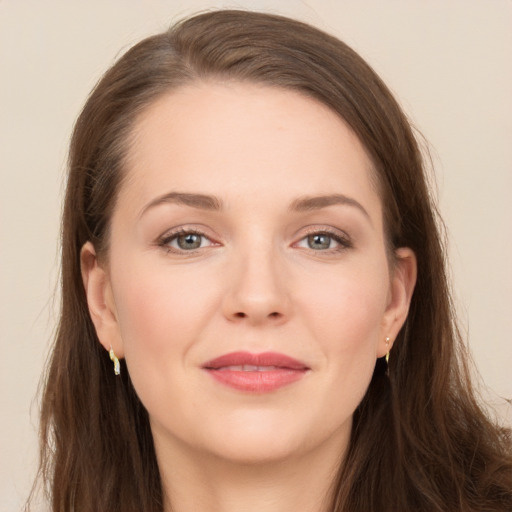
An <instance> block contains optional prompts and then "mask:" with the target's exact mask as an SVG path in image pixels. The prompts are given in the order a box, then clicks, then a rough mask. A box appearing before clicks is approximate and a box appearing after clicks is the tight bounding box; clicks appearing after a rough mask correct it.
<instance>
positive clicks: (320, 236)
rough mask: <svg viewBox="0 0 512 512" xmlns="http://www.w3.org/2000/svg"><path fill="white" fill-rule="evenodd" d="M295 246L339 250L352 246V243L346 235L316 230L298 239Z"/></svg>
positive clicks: (316, 249) (319, 249) (317, 249)
mask: <svg viewBox="0 0 512 512" xmlns="http://www.w3.org/2000/svg"><path fill="white" fill-rule="evenodd" d="M297 247H302V248H305V249H312V250H314V251H333V250H334V251H336V250H340V251H341V250H344V249H347V248H349V247H352V244H351V242H350V240H349V239H348V237H344V236H342V235H339V234H335V233H331V232H328V231H316V232H313V233H310V234H309V235H307V236H305V237H304V238H302V239H301V240H299V242H298V243H297Z"/></svg>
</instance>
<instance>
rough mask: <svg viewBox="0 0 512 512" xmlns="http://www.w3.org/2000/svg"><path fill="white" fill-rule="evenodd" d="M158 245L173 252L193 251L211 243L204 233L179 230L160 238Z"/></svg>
mask: <svg viewBox="0 0 512 512" xmlns="http://www.w3.org/2000/svg"><path fill="white" fill-rule="evenodd" d="M159 245H160V246H162V247H164V248H166V249H168V250H170V251H173V252H181V251H194V250H197V249H201V248H203V247H209V246H211V245H213V242H212V241H211V240H210V239H209V238H208V237H207V236H206V235H204V234H202V233H199V232H197V231H192V230H180V231H177V232H174V233H170V234H168V235H166V236H164V237H163V238H162V240H161V241H160V242H159Z"/></svg>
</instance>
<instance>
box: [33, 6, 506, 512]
mask: <svg viewBox="0 0 512 512" xmlns="http://www.w3.org/2000/svg"><path fill="white" fill-rule="evenodd" d="M202 80H220V81H225V80H234V81H240V82H250V83H257V84H264V85H268V86H272V87H282V88H286V89H290V90H294V91H297V92H299V93H301V94H305V95H307V96H309V97H312V98H315V99H316V100H318V101H320V102H322V103H323V104H325V105H327V106H328V107H329V108H330V109H332V110H333V111H334V112H336V113H338V114H339V115H340V116H341V118H343V120H344V121H345V122H346V123H347V124H348V125H349V126H350V128H351V129H352V130H353V131H354V133H355V134H356V135H357V136H358V138H359V139H360V141H361V142H362V144H363V146H364V147H365V149H366V151H367V152H368V154H369V156H370V158H371V160H372V162H373V164H374V168H375V175H376V176H377V177H378V178H377V181H378V186H379V190H380V192H381V197H382V202H383V205H384V223H385V226H386V230H387V238H388V242H389V244H390V247H392V248H398V247H410V248H411V249H412V250H413V251H414V253H415V254H416V257H417V260H418V279H417V283H416V288H415V292H414V295H413V298H412V302H411V308H410V312H409V315H408V318H407V320H406V323H405V325H404V327H403V328H402V330H401V332H400V333H399V336H398V339H397V340H396V343H395V345H394V348H393V354H392V359H391V361H390V367H389V376H388V375H387V372H386V365H385V362H384V361H382V360H378V361H377V364H376V367H375V372H374V375H373V379H372V382H371V384H370V386H369V389H368V391H367V393H366V396H365V398H364V399H363V402H362V403H361V404H360V406H359V407H358V409H357V411H356V413H355V416H354V422H353V432H352V438H351V442H350V446H349V451H348V455H347V457H346V460H345V462H344V463H342V461H340V470H339V474H338V476H337V478H336V480H335V481H334V482H333V486H332V507H331V510H332V511H333V512H341V511H350V512H369V511H372V510H375V511H377V510H378V511H380V512H386V511H395V512H396V511H402V510H404V511H405V510H416V511H446V512H448V511H450V512H455V511H461V512H462V511H476V510H487V511H500V510H501V511H503V510H505V509H506V508H508V509H512V492H511V489H512V455H511V449H510V438H509V437H508V436H509V433H508V431H506V430H504V429H500V428H499V427H497V426H495V425H494V424H493V423H492V422H491V421H489V420H488V419H487V418H486V416H485V414H484V413H483V412H482V411H481V409H480V407H479V406H478V404H477V402H476V400H475V398H474V394H473V391H472V389H471V386H470V379H469V371H468V367H467V363H466V362H465V361H466V360H467V355H466V352H465V349H464V345H463V344H462V342H461V339H460V336H459V333H458V331H457V328H456V324H455V321H454V318H455V314H454V310H453V306H452V303H451V299H450V293H449V287H448V282H447V277H446V272H445V259H444V252H443V247H442V243H441V237H440V235H439V230H438V219H437V215H436V209H435V205H434V203H433V201H432V198H431V197H430V194H429V190H428V187H427V183H426V182H427V180H426V176H425V169H424V164H423V162H422V157H421V154H420V150H419V148H418V144H417V142H416V140H415V137H414V134H413V132H412V129H411V126H410V124H409V122H408V120H407V118H406V116H405V115H404V114H403V112H402V111H401V109H400V107H399V105H398V104H397V102H396V101H395V99H394V98H393V96H392V94H391V93H390V92H389V90H388V88H387V87H386V86H385V85H384V83H383V82H382V81H381V80H380V78H379V77H378V76H377V75H376V73H375V72H374V71H373V70H372V69H371V68H370V67H369V66H368V64H366V62H365V61H364V60H363V59H362V58H361V57H360V56H359V55H357V54H356V53H355V52H354V51H353V50H352V49H350V48H349V47H348V46H347V45H345V44H344V43H342V42H341V41H339V40H338V39H336V38H334V37H332V36H330V35H328V34H326V33H324V32H321V31H320V30H318V29H315V28H313V27H311V26H309V25H306V24H304V23H301V22H298V21H294V20H290V19H287V18H284V17H280V16H275V15H269V14H262V13H255V12H245V11H214V12H209V13H206V14H201V15H198V16H195V17H192V18H190V19H187V20H185V21H183V22H181V23H179V24H177V25H175V26H174V27H172V28H171V29H169V30H168V31H166V32H164V33H162V34H158V35H156V36H152V37H149V38H147V39H145V40H143V41H142V42H140V43H139V44H137V45H136V46H134V47H133V48H131V49H130V50H129V51H128V52H126V53H125V55H124V56H123V57H121V59H119V61H118V62H117V63H116V64H114V66H113V67H112V68H111V69H110V70H108V71H107V73H106V74H105V75H104V76H103V78H102V79H101V80H100V82H99V83H98V84H97V85H96V87H95V88H94V90H93V92H92V93H91V95H90V97H89V98H88V100H87V102H86V104H85V106H84V109H83V111H82V113H81V115H80V116H79V118H78V120H77V122H76V125H75V129H74V132H73V136H72V141H71V147H70V155H69V174H68V182H67V191H66V198H65V203H64V211H63V220H62V282H61V285H62V304H61V318H60V324H59V327H58V332H57V335H56V339H55V346H54V349H53V354H52V359H51V363H50V365H49V369H48V374H47V377H46V387H45V390H44V396H43V403H42V414H41V473H42V477H43V479H44V481H45V482H47V483H48V494H49V496H50V499H51V502H52V510H53V512H57V511H59V512H64V511H65V512H69V511H72V510H73V511H74V510H95V511H97V512H104V511H108V512H121V511H122V512H130V511H133V512H135V511H137V512H141V511H144V512H157V511H162V509H163V496H162V488H161V482H160V477H159V471H158V466H157V462H156V456H155V451H154V446H153V441H152V436H151V430H150V427H149V418H148V414H147V411H146V410H145V408H144V407H143V405H142V404H141V403H140V401H139V399H138V397H137V395H136V393H135V390H134V388H133V386H132V384H131V381H130V377H129V375H128V372H127V371H126V368H124V370H125V371H124V372H122V374H121V377H117V378H115V377H114V375H113V372H112V371H111V366H110V361H109V360H108V356H106V355H105V353H104V349H103V348H102V347H101V345H100V343H99V341H98V339H97V336H96V333H95V330H94V327H93V324H92V322H91V319H90V317H89V312H88V308H87V301H86V296H85V292H84V288H83V284H82V278H81V269H80V250H81V248H82V246H83V245H84V244H85V243H86V242H87V241H91V242H92V243H93V244H94V246H95V248H96V251H97V254H98V255H99V257H106V256H107V255H108V240H109V225H110V219H111V217H112V212H113V211H114V208H115V203H116V197H117V194H118V192H119V189H120V187H121V185H122V181H123V179H124V173H123V169H124V168H125V164H126V159H127V158H128V157H129V149H130V145H131V133H132V131H133V127H134V125H135V124H136V122H137V118H138V117H139V116H140V115H141V114H142V113H143V112H144V111H145V109H146V108H147V107H148V106H149V105H151V104H153V103H154V102H155V101H156V100H157V99H158V98H159V97H161V96H162V95H164V94H168V93H169V92H171V91H173V90H176V89H177V88H179V87H182V86H185V85H187V84H192V83H194V82H197V81H202Z"/></svg>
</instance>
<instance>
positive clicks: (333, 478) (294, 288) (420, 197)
mask: <svg viewBox="0 0 512 512" xmlns="http://www.w3.org/2000/svg"><path fill="white" fill-rule="evenodd" d="M63 219H64V220H63V255H62V272H63V277H62V286H63V288H62V296H63V302H62V314H61V323H60V327H59V331H58V334H57V339H56V344H55V348H54V352H53V357H52V361H51V365H50V368H49V373H48V378H47V385H46V390H45V395H44V399H43V410H42V474H43V478H44V480H45V481H46V482H47V483H48V486H49V492H50V496H51V499H52V503H53V510H54V511H71V510H77V511H82V510H83V511H86V510H87V511H88V510H95V511H109V512H113V511H123V512H126V511H132V510H133V511H157V510H158V511H162V510H163V511H165V512H168V511H170V510H173V511H178V512H180V511H187V510H204V511H208V510H215V511H230V510H267V511H271V510H279V511H287V510H294V511H295V510H303V511H350V512H356V511H361V512H362V511H365V512H368V511H371V510H379V511H395V512H396V511H410V510H418V511H433V510H439V511H450V512H452V511H477V510H493V511H505V510H511V509H512V491H511V489H512V476H511V475H512V455H511V447H510V438H509V437H508V435H509V434H508V432H507V431H506V430H504V429H500V428H499V427H498V426H495V425H493V424H492V422H490V421H489V420H488V419H487V418H486V416H485V415H484V414H483V412H482V411H481V410H480V408H479V406H478V405H477V403H476V400H475V398H474V395H473V392H472V390H471V386H470V383H469V377H468V370H467V363H466V360H465V358H464V357H465V356H464V351H463V345H462V343H461V341H460V337H459V334H458V332H457V329H456V326H455V324H454V318H453V317H454V315H453V311H452V306H451V302H450V297H449V291H448V286H447V280H446V275H445V272H444V256H443V251H442V246H441V242H440V237H439V234H438V228H437V225H436V217H435V207H434V205H433V204H432V202H431V199H430V196H429V192H428V189H427V187H426V180H425V174H424V169H423V163H422V160H421V155H420V151H419V149H418V145H417V143H416V141H415V139H414V136H413V134H412V130H411V128H410V126H409V124H408V122H407V120H406V118H405V116H404V115H403V113H402V112H401V110H400V108H399V107H398V105H397V103H396V102H395V100H394V99H393V97H392V96H391V94H390V93H389V91H388V89H387V88H386V87H385V85H384V84H383V83H382V82H381V81H380V79H379V78H378V77H377V76H376V75H375V73H374V72H373V71H372V70H371V69H370V68H369V67H368V65H367V64H366V63H365V62H364V61H363V60H362V59H361V58H360V57H359V56H358V55H357V54H355V53H354V52H353V51H352V50H351V49H350V48H348V47H347V46H346V45H344V44H343V43H341V42H340V41H338V40H336V39H334V38H333V37H331V36H328V35H326V34H324V33H322V32H320V31H318V30H316V29H314V28H312V27H309V26H307V25H304V24H301V23H299V22H296V21H292V20H289V19H286V18H281V17H276V16H270V15H265V14H258V13H248V12H238V11H217V12H212V13H208V14H203V15H199V16H196V17H194V18H191V19H189V20H187V21H184V22H183V23H180V24H178V25H177V26H176V27H173V28H171V29H170V30H169V31H168V32H166V33H163V34H160V35H157V36H154V37H151V38H148V39H146V40H144V41H142V42H141V43H139V44H138V45H136V46H135V47H134V48H132V49H131V50H129V51H128V52H127V53H126V55H124V56H123V57H122V58H121V59H120V60H119V61H118V62H117V63H116V64H115V65H114V66H113V67H112V68H111V69H110V70H109V71H108V72H107V73H106V75H105V76H104V77H103V79H102V80H101V81H100V82H99V84H98V85H97V86H96V88H95V89H94V91H93V92H92V94H91V96H90V98H89V100H88V102H87V104H86V105H85V107H84V110H83V112H82V114H81V115H80V117H79V119H78V121H77V124H76V127H75V131H74V135H73V139H72V144H71V151H70V162H69V178H68V185H67V195H66V202H65V210H64V217H63Z"/></svg>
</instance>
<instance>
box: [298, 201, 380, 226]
mask: <svg viewBox="0 0 512 512" xmlns="http://www.w3.org/2000/svg"><path fill="white" fill-rule="evenodd" d="M335 205H343V206H353V207H355V208H357V209H358V210H359V211H360V212H361V213H363V214H364V216H365V217H366V218H367V219H368V220H369V221H370V223H371V222H372V220H371V217H370V214H369V213H368V212H367V211H366V209H365V208H364V206H363V205H362V204H361V203H360V202H359V201H356V200H355V199H353V198H352V197H348V196H345V195H343V194H330V195H326V196H304V197H299V198H298V199H295V201H293V202H292V204H291V205H290V208H289V209H290V210H291V211H296V212H307V211H312V210H320V209H322V208H327V207H329V206H335Z"/></svg>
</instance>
